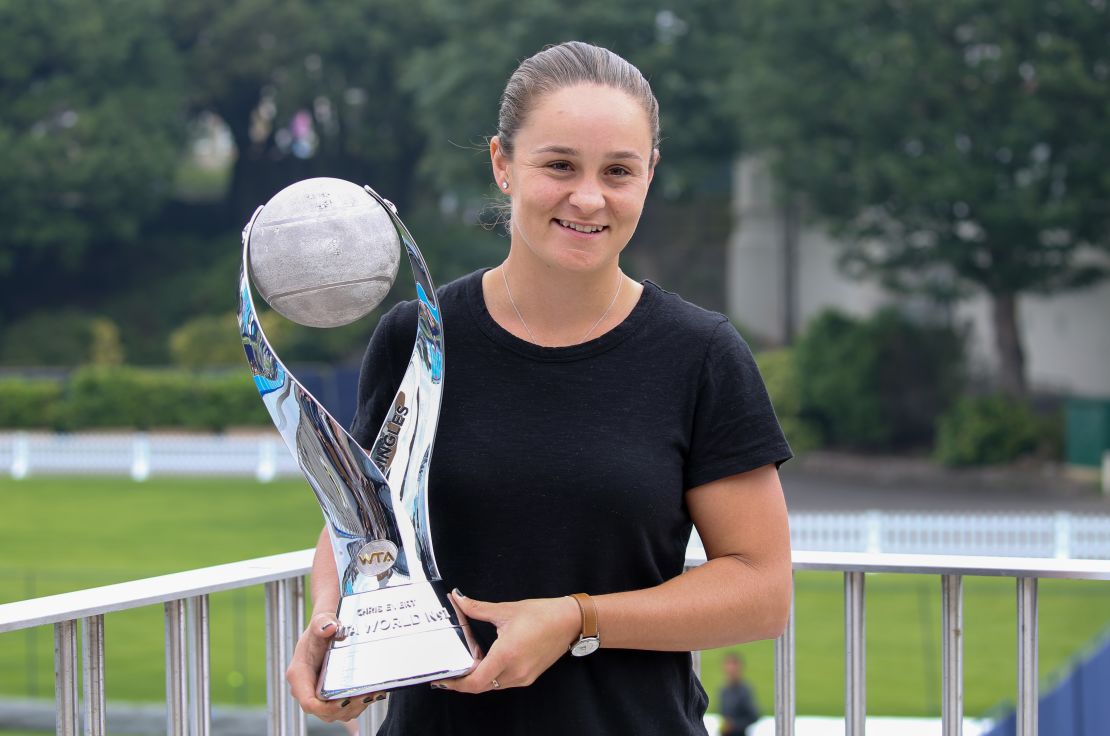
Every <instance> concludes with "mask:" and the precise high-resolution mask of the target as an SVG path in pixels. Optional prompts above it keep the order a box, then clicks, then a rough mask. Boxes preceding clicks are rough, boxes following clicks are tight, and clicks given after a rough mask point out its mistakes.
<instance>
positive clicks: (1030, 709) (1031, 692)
mask: <svg viewBox="0 0 1110 736" xmlns="http://www.w3.org/2000/svg"><path fill="white" fill-rule="evenodd" d="M1017 638H1018V641H1017V714H1016V717H1017V736H1037V705H1038V703H1037V578H1029V577H1019V578H1018V579H1017Z"/></svg>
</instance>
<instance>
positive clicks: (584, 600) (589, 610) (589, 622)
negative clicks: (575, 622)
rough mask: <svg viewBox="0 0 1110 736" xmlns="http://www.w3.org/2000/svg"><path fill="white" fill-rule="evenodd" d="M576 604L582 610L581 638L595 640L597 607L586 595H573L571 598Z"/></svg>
mask: <svg viewBox="0 0 1110 736" xmlns="http://www.w3.org/2000/svg"><path fill="white" fill-rule="evenodd" d="M571 598H573V599H574V600H576V601H577V602H578V607H579V608H580V609H582V637H583V638H587V639H589V638H596V637H597V636H598V633H599V632H598V629H597V606H596V605H595V604H594V599H593V598H591V597H590V596H589V595H588V594H586V593H575V594H573V595H572V596H571Z"/></svg>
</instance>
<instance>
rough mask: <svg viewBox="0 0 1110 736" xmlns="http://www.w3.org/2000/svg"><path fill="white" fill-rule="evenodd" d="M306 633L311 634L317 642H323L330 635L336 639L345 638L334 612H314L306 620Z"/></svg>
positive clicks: (329, 637)
mask: <svg viewBox="0 0 1110 736" xmlns="http://www.w3.org/2000/svg"><path fill="white" fill-rule="evenodd" d="M307 633H309V634H311V636H312V639H313V640H315V641H318V642H325V641H327V640H328V639H331V638H332V637H335V638H336V639H343V638H345V637H344V636H343V634H342V628H341V627H340V625H339V619H338V618H336V616H335V614H333V613H328V612H320V613H316V614H314V615H313V616H312V619H311V620H310V621H309V622H308V628H307Z"/></svg>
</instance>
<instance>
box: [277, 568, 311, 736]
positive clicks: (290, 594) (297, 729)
mask: <svg viewBox="0 0 1110 736" xmlns="http://www.w3.org/2000/svg"><path fill="white" fill-rule="evenodd" d="M280 584H281V585H285V586H286V595H285V599H286V604H287V606H288V613H287V616H286V632H285V636H286V653H285V659H284V660H282V662H283V664H282V668H283V674H284V667H286V666H288V664H289V662H291V661H292V659H293V651H294V650H295V649H296V648H297V640H298V639H299V638H300V636H301V630H302V629H304V577H303V576H301V575H298V576H297V577H295V578H289V579H288V580H282V581H281V583H280ZM282 691H283V692H284V693H285V697H284V700H285V704H286V707H287V708H288V709H289V728H290V731H289V732H290V736H305V734H306V733H307V729H308V724H307V722H306V719H305V714H304V711H303V710H301V706H300V704H298V703H297V701H296V700H295V699H294V698H293V695H292V693H290V692H289V689H288V688H287V687H286V686H285V681H284V678H283V679H282Z"/></svg>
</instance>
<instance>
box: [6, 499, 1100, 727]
mask: <svg viewBox="0 0 1110 736" xmlns="http://www.w3.org/2000/svg"><path fill="white" fill-rule="evenodd" d="M320 524H321V516H320V511H319V507H318V506H317V504H316V501H315V499H314V498H313V496H312V493H311V491H310V490H309V488H308V486H307V484H305V483H304V482H303V481H300V480H297V481H282V482H275V483H271V484H259V483H256V482H254V481H249V480H231V479H210V480H206V479H196V478H189V479H183V478H173V479H166V478H155V479H152V480H151V481H148V482H147V483H133V482H131V481H129V480H126V479H118V478H112V479H86V478H81V479H76V478H65V479H56V478H54V479H52V478H32V479H28V480H24V481H19V482H16V481H11V480H8V479H6V478H4V479H0V602H8V601H13V600H19V599H22V598H27V597H32V596H37V595H47V594H51V593H58V592H62V591H65V590H75V589H80V588H87V587H93V586H96V585H104V584H107V583H113V582H119V581H121V580H129V579H135V578H141V577H146V576H150V575H158V574H162V573H167V572H173V571H177V570H185V569H190V568H194V567H201V566H205V565H214V564H219V563H222V562H230V561H234V560H239V559H246V558H250V557H258V556H261V555H267V554H273V553H276V552H286V551H290V550H294V549H302V548H304V547H308V546H311V545H312V544H313V542H314V541H315V538H316V534H317V533H318V530H319V528H320ZM939 587H940V583H939V578H937V577H934V576H917V575H871V576H868V578H867V655H868V656H867V683H868V692H867V704H868V712H869V713H872V714H877V715H938V714H939V712H940V690H939V687H940V675H939V666H940V664H939V663H940V636H939V627H940V591H939ZM1040 591H1041V599H1040V606H1041V607H1040V663H1041V672H1042V673H1043V674H1044V675H1045V677H1044V678H1042V680H1043V681H1044V682H1045V683H1046V684H1049V683H1050V681H1051V674H1052V673H1053V672H1054V671H1057V670H1058V669H1059V668H1060V667H1062V666H1063V665H1064V664H1065V663H1066V662H1067V660H1068V659H1069V658H1071V657H1073V656H1075V655H1076V654H1077V653H1078V652H1080V651H1081V650H1082V648H1083V647H1084V646H1085V645H1087V644H1088V643H1090V642H1091V641H1092V640H1093V639H1094V638H1095V637H1097V636H1098V635H1099V634H1100V632H1103V631H1105V630H1106V628H1107V626H1108V624H1110V584H1107V583H1098V582H1084V581H1056V580H1045V581H1041V584H1040ZM796 594H797V596H796V603H795V608H796V617H797V627H796V636H797V689H798V692H797V695H798V712H799V713H802V714H814V715H817V714H822V715H835V714H839V713H842V712H843V682H844V664H843V652H844V632H843V627H844V620H843V584H842V580H841V576H839V575H836V574H828V573H800V574H799V575H798V576H797V580H796ZM262 601H263V593H262V590H261V588H259V587H255V588H250V589H246V590H240V591H230V592H227V593H221V594H218V595H214V596H213V597H212V603H211V616H212V654H211V656H212V673H213V675H212V697H213V700H214V701H215V702H224V703H261V702H263V701H264V700H265V692H266V687H265V681H264V679H263V676H264V666H265V655H264V652H263V636H264V621H265V619H264V614H263V608H262ZM1014 608H1015V592H1014V582H1013V580H1010V579H1005V578H1003V579H995V578H970V579H968V580H967V585H966V590H965V600H964V610H965V614H964V615H965V628H966V640H965V650H964V659H965V672H964V687H965V692H964V698H965V709H966V712H967V713H968V715H973V716H978V715H984V714H986V713H987V712H988V711H989V710H990V709H991V708H993V707H995V706H997V705H998V704H999V703H1001V702H1003V701H1006V700H1011V699H1012V697H1013V691H1014V683H1015V680H1016V670H1015V659H1014V649H1015V641H1016V633H1015V614H1014ZM105 622H106V623H105V626H106V637H107V641H108V647H107V679H106V687H107V694H108V697H109V698H113V699H121V700H161V699H162V698H163V697H164V679H163V678H164V674H163V670H162V648H163V639H162V611H161V608H160V607H148V608H143V609H138V610H134V611H128V612H122V613H117V614H110V615H108V616H107V617H106V619H105ZM52 637H53V634H52V631H51V629H50V628H49V627H45V628H39V629H32V630H29V631H22V632H15V633H10V634H3V635H0V694H3V695H13V696H28V695H31V696H37V697H46V698H48V697H51V696H52V692H53V660H52V657H53V638H52ZM738 650H739V651H741V652H743V653H744V656H745V658H746V659H747V662H748V676H749V679H750V680H751V682H752V683H753V686H754V687H755V690H756V693H757V695H758V697H759V699H760V702H761V704H762V707H763V709H764V712H769V711H770V710H771V707H772V705H773V699H774V687H773V679H772V671H773V669H772V668H773V647H772V645H771V643H770V642H761V643H756V644H750V645H746V646H743V647H739V648H738ZM721 657H722V652H721V651H713V652H706V653H705V654H704V657H703V665H702V673H703V680H704V682H705V686H706V690H707V691H708V692H709V693H710V696H711V697H712V696H713V695H714V694H715V693H716V692H717V690H718V689H719V687H720V675H721V669H722V667H721ZM711 707H712V703H711Z"/></svg>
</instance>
